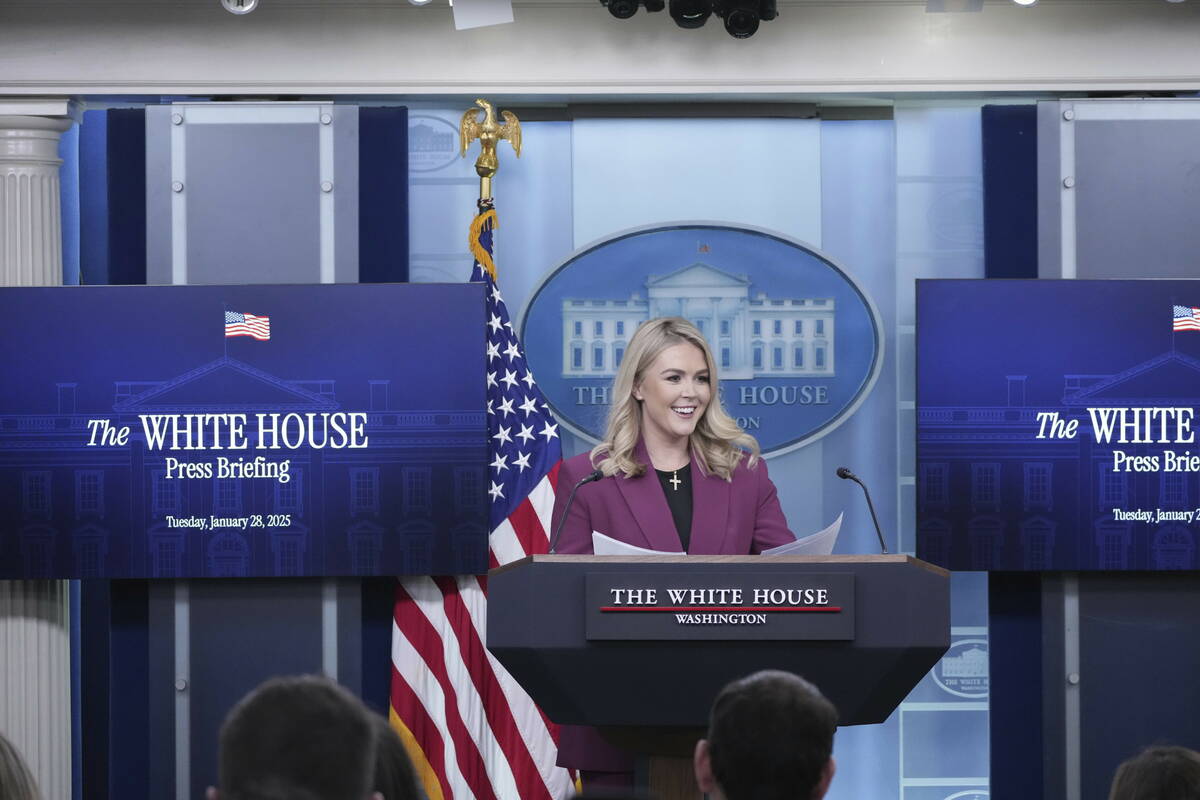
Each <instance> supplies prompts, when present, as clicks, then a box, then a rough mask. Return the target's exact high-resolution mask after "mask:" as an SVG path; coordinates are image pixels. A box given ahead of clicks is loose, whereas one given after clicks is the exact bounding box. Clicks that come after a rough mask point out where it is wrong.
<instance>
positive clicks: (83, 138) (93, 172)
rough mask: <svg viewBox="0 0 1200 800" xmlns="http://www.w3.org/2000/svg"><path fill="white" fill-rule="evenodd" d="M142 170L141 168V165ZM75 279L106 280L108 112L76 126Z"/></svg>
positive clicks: (95, 113)
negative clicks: (76, 226)
mask: <svg viewBox="0 0 1200 800" xmlns="http://www.w3.org/2000/svg"><path fill="white" fill-rule="evenodd" d="M143 170H144V168H143ZM79 206H80V214H79V217H80V219H79V282H80V283H84V284H90V285H93V286H95V285H100V284H105V283H108V112H107V111H85V112H83V124H82V125H80V127H79Z"/></svg>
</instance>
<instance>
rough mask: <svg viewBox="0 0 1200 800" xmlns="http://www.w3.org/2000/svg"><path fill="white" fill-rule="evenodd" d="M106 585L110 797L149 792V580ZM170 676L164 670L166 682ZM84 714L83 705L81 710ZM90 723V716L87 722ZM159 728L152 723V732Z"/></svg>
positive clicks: (168, 722) (167, 724) (166, 723)
mask: <svg viewBox="0 0 1200 800" xmlns="http://www.w3.org/2000/svg"><path fill="white" fill-rule="evenodd" d="M89 583H92V582H89ZM95 583H102V582H100V581H96V582H95ZM111 586H112V596H111V600H112V628H111V637H112V638H111V645H110V646H111V661H110V663H111V671H110V673H109V680H106V681H105V683H106V684H107V686H108V688H109V705H108V713H109V726H108V737H107V742H108V748H109V753H110V754H111V761H110V762H109V781H108V787H109V796H110V797H151V796H153V795H151V794H150V792H149V790H148V787H149V785H150V768H151V764H152V763H153V760H152V759H150V758H149V755H150V734H151V725H150V704H149V691H148V688H147V687H148V686H149V682H150V676H151V670H150V663H149V656H150V629H149V624H150V617H149V602H148V596H149V583H148V582H147V581H113V582H112V584H111ZM95 591H100V590H99V589H96V590H95ZM170 677H171V676H170V672H169V671H168V672H167V680H168V681H169V680H170ZM101 713H103V711H101ZM87 714H88V712H87V711H86V710H85V711H84V715H85V716H87ZM92 724H93V723H92V722H90V721H89V723H88V725H89V726H90V725H92ZM162 724H163V726H164V727H165V730H166V732H167V733H170V730H171V727H170V725H171V720H170V718H169V717H168V718H166V719H165V720H162ZM160 730H161V729H160V728H155V734H156V735H158V733H159V732H160ZM85 747H86V746H85ZM167 752H168V753H169V752H170V751H169V750H168V751H167ZM97 758H99V755H98V754H97ZM92 766H93V768H95V769H99V767H97V766H96V765H94V764H93V765H92ZM167 766H168V768H170V769H171V770H172V771H173V770H174V762H173V761H171V760H168V762H167ZM159 796H162V797H166V796H167V795H159ZM89 798H90V794H89Z"/></svg>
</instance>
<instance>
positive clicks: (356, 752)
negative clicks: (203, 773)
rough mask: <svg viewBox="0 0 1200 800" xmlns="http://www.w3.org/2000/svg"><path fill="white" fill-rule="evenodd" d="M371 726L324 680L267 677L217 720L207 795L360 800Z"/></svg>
mask: <svg viewBox="0 0 1200 800" xmlns="http://www.w3.org/2000/svg"><path fill="white" fill-rule="evenodd" d="M375 748H376V732H375V729H374V728H373V727H372V723H371V715H370V712H368V711H367V709H366V708H365V707H364V706H363V704H362V703H360V702H359V701H358V699H357V698H355V697H354V696H353V695H352V694H350V693H349V692H347V691H346V690H345V689H343V688H341V687H340V686H338V685H337V684H336V683H334V682H333V681H331V680H328V679H326V678H321V677H316V676H302V677H287V678H272V679H271V680H269V681H267V682H266V683H263V684H262V685H261V686H259V687H258V688H257V689H255V690H254V691H252V692H250V694H248V695H246V696H245V697H244V698H242V700H241V701H240V702H239V703H238V704H237V705H236V706H234V707H233V709H232V710H231V711H230V712H229V715H228V716H226V718H225V723H224V724H223V725H222V726H221V734H220V745H219V755H218V759H219V773H220V790H219V791H218V790H215V789H210V790H209V799H210V800H217V798H220V800H366V798H368V797H370V796H371V794H372V793H371V782H372V778H373V777H374V768H375Z"/></svg>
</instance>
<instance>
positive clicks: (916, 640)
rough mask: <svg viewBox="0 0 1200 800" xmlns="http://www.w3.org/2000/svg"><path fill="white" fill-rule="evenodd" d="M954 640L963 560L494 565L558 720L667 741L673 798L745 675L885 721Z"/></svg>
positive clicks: (656, 743)
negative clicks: (714, 715)
mask: <svg viewBox="0 0 1200 800" xmlns="http://www.w3.org/2000/svg"><path fill="white" fill-rule="evenodd" d="M822 588H824V589H825V590H826V593H825V595H821V594H820V593H819V592H820V591H821V589H822ZM735 590H737V593H735ZM806 590H807V592H808V593H807V594H805V591H806ZM695 592H699V594H696V593H695ZM651 600H653V602H651ZM822 601H823V602H822ZM949 645H950V580H949V573H948V572H947V571H946V570H944V569H942V568H941V567H937V566H933V565H931V564H927V563H925V562H923V561H919V560H917V559H915V558H912V557H910V556H894V555H880V556H770V557H764V556H649V557H623V556H573V555H539V556H530V557H528V558H524V559H522V560H520V561H516V562H514V563H512V564H508V565H505V566H503V567H500V568H498V569H495V570H492V572H491V574H490V576H489V578H488V627H487V646H488V649H489V650H491V651H492V653H493V654H494V655H495V656H496V658H497V659H499V661H500V663H501V664H503V665H504V667H505V668H506V669H507V670H508V671H509V672H510V673H511V674H512V675H513V677H514V678H516V679H517V681H519V682H520V684H521V685H522V686H523V687H524V688H525V690H526V691H528V692H529V694H530V695H531V696H532V697H533V699H534V700H535V701H536V702H537V703H538V704H539V705H540V706H541V708H542V710H543V711H544V712H545V713H546V714H547V716H549V717H550V719H552V720H553V721H555V722H557V723H560V724H576V725H593V726H595V727H597V728H599V729H600V731H601V733H602V734H603V735H604V736H605V737H606V738H609V739H610V740H612V741H613V742H614V743H617V744H620V745H621V746H623V747H626V748H627V749H630V750H633V751H634V752H637V753H640V754H644V755H646V756H649V757H651V761H650V769H649V774H650V783H651V786H650V788H651V790H652V791H654V792H655V793H656V794H658V796H660V797H662V798H663V800H671V798H683V797H688V798H694V797H696V796H697V795H696V793H695V789H694V785H693V786H692V788H691V789H690V790H689V789H688V788H686V787H682V786H681V785H680V783H681V779H680V774H679V773H681V771H682V770H683V769H684V765H683V764H682V762H679V761H678V759H680V758H683V757H690V755H691V751H692V748H693V747H694V745H695V742H696V740H697V739H699V738H701V737H702V736H703V733H704V729H705V728H706V727H707V724H708V712H709V708H710V706H711V705H712V701H713V699H714V697H715V696H716V694H717V692H718V691H720V689H721V687H723V686H724V685H725V684H726V683H728V682H729V681H731V680H734V679H736V678H740V677H743V676H745V675H748V674H750V673H752V672H756V671H758V670H762V669H781V670H786V671H788V672H793V673H796V674H798V675H802V676H804V677H805V678H807V679H808V680H810V681H812V682H813V683H815V684H816V685H817V686H818V687H820V689H821V691H822V692H823V693H824V694H825V695H826V696H827V697H828V698H829V699H830V701H832V702H833V704H834V705H835V706H836V707H837V709H838V714H839V717H840V724H842V725H863V724H870V723H878V722H883V721H884V720H885V719H887V717H888V715H889V714H891V712H892V711H893V710H894V709H895V708H896V706H898V705H899V704H900V701H901V700H903V699H904V697H905V696H907V694H908V693H909V691H911V690H912V688H913V686H915V685H916V683H917V682H918V681H919V680H920V679H921V678H922V677H923V676H924V675H925V674H926V673H927V672H928V671H929V670H930V669H931V668H932V667H933V666H934V664H936V663H937V661H938V659H940V658H941V657H942V655H943V654H944V653H945V652H946V649H947V648H948V647H949ZM664 759H666V760H664ZM672 762H674V764H675V766H673V767H672V766H671V764H672ZM655 775H658V776H659V777H658V779H656V778H655Z"/></svg>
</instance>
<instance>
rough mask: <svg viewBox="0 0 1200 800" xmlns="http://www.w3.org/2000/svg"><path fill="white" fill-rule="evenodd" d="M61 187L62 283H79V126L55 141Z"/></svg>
mask: <svg viewBox="0 0 1200 800" xmlns="http://www.w3.org/2000/svg"><path fill="white" fill-rule="evenodd" d="M58 157H59V158H61V159H62V166H61V167H60V168H59V177H60V178H61V184H60V185H61V189H60V195H59V207H60V208H61V210H62V266H63V283H64V284H66V285H68V286H73V285H75V284H77V283H79V126H78V125H72V126H71V128H70V129H69V130H67V131H65V132H64V133H63V135H62V139H61V140H60V141H59V145H58Z"/></svg>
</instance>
